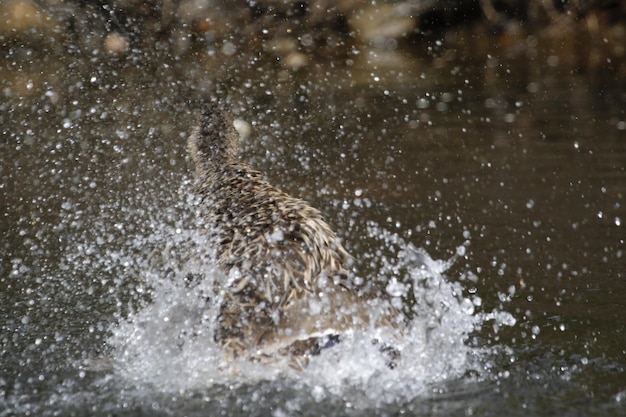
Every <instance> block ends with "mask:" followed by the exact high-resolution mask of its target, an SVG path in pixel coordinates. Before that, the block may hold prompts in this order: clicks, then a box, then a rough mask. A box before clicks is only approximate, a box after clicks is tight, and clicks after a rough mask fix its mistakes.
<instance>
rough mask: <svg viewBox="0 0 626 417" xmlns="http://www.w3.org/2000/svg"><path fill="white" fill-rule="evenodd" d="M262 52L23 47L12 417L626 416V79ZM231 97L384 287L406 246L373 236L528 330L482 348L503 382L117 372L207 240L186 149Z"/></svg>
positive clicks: (9, 224) (489, 334) (482, 332)
mask: <svg viewBox="0 0 626 417" xmlns="http://www.w3.org/2000/svg"><path fill="white" fill-rule="evenodd" d="M248 58H249V57H241V58H240V60H238V61H237V60H235V62H227V63H223V64H219V65H217V64H216V63H215V62H209V61H210V60H208V59H206V58H205V59H203V58H201V57H200V58H197V59H194V60H189V61H186V62H181V61H176V60H170V59H166V58H163V57H152V58H150V59H148V58H146V57H141V56H135V57H134V58H133V57H130V58H127V59H120V60H117V59H110V58H107V57H96V58H82V57H72V58H71V59H69V58H62V59H60V58H54V57H52V56H48V55H44V56H38V55H37V54H35V55H34V56H33V55H32V54H28V53H25V52H24V51H23V50H20V49H19V48H17V49H10V50H5V51H4V57H3V64H2V65H1V66H0V71H1V73H2V76H1V77H0V79H1V80H2V81H0V85H1V86H2V93H1V94H0V109H1V112H0V126H1V132H2V141H1V142H0V150H1V161H2V165H1V168H0V174H1V178H2V179H1V182H0V188H1V190H2V198H1V199H0V207H1V215H2V220H1V221H0V231H1V233H2V241H1V244H0V253H1V264H0V289H1V291H0V415H2V416H5V415H7V416H8V415H29V414H30V415H72V414H74V415H86V414H89V415H217V414H225V415H275V416H283V415H400V414H408V415H494V416H495V415H524V416H548V415H568V416H575V415H603V416H608V415H614V416H618V415H623V413H624V412H625V411H626V374H625V369H624V368H625V366H626V359H625V358H626V334H625V324H626V318H625V317H626V315H624V309H625V307H626V301H625V300H624V293H625V290H626V254H624V248H625V244H624V240H625V239H626V233H625V231H624V230H625V229H624V227H625V226H624V222H625V221H626V209H625V204H626V202H625V197H624V196H625V195H626V114H625V112H626V110H625V109H626V89H625V88H624V84H623V81H620V80H618V79H612V77H611V76H604V75H602V76H599V75H598V74H590V73H586V72H582V73H580V72H576V71H571V70H570V68H559V67H558V66H557V67H550V66H548V65H542V64H541V63H536V62H535V63H531V62H528V61H527V60H522V59H520V60H516V59H510V60H506V59H504V58H502V59H501V61H497V60H496V58H493V57H491V58H485V59H477V60H476V61H471V62H466V61H462V60H461V61H459V62H449V63H446V64H445V65H443V66H441V65H440V66H437V65H434V64H433V63H432V62H431V60H430V59H423V60H422V59H417V58H413V57H410V56H403V55H401V54H394V55H393V56H383V57H381V58H380V59H374V58H375V57H374V58H372V59H371V60H370V61H369V63H368V59H365V58H364V59H363V60H362V61H358V60H357V61H356V62H350V63H349V65H346V64H345V63H343V62H342V63H340V64H337V63H332V62H320V63H317V64H311V65H310V66H309V67H307V68H305V69H303V70H300V71H296V72H293V71H291V70H285V69H284V68H282V67H281V66H280V65H279V64H277V63H276V62H274V61H273V60H271V59H267V60H262V59H261V60H257V61H254V64H251V62H252V61H251V60H250V59H248ZM234 69H235V70H234ZM229 74H230V75H229ZM215 91H218V94H219V95H222V96H223V95H226V94H227V95H229V96H230V97H231V100H232V102H233V103H236V104H235V105H234V107H235V109H236V111H237V112H238V113H240V117H241V118H243V119H245V120H246V121H247V122H248V123H250V124H252V131H253V133H252V135H251V136H250V137H249V138H248V139H246V140H245V142H244V147H245V148H246V151H247V152H246V154H247V157H248V159H249V160H250V161H251V163H252V164H253V165H254V166H256V167H257V168H259V169H261V170H262V171H264V172H265V173H266V174H267V176H268V178H269V179H270V180H271V181H272V182H273V183H275V184H278V185H280V186H281V187H283V188H284V189H285V190H287V191H289V192H290V193H292V194H295V195H298V196H301V197H303V198H305V199H307V200H309V201H310V202H311V203H313V204H314V205H315V206H317V207H318V208H320V209H321V210H322V212H323V213H324V214H325V215H326V217H327V218H328V220H329V222H330V223H331V224H332V225H333V227H334V228H335V229H336V230H337V231H338V233H339V235H340V236H341V237H342V238H343V239H344V240H345V243H346V246H347V247H348V249H349V250H350V251H351V252H352V253H353V254H354V255H355V256H356V258H357V259H358V261H357V269H358V271H359V273H360V274H362V275H363V276H369V277H376V276H379V278H380V279H388V278H390V276H389V275H387V274H381V273H380V271H381V268H383V267H382V266H381V264H382V263H383V261H382V259H384V257H385V254H387V253H389V252H394V251H395V250H396V249H394V247H393V246H392V245H386V244H382V243H381V242H382V240H381V238H380V236H376V235H375V234H372V233H368V225H370V226H371V225H372V224H377V225H378V227H379V228H380V229H384V230H386V231H387V232H389V233H392V234H393V233H395V234H396V235H397V236H398V237H401V238H402V239H403V240H404V243H402V245H406V244H408V243H407V242H410V243H412V244H413V245H414V246H416V247H418V248H423V249H424V250H425V251H426V252H427V253H428V254H429V255H430V256H431V257H432V258H433V259H443V260H445V259H449V258H451V257H453V256H454V255H455V254H457V259H456V262H455V263H454V265H453V266H451V267H450V268H449V269H448V270H447V271H446V272H445V276H446V277H447V279H448V280H449V281H450V282H457V281H460V282H461V283H462V285H463V287H464V288H465V291H466V292H467V293H468V294H478V295H479V296H480V297H481V300H482V305H481V306H480V308H479V309H480V310H482V311H484V312H489V311H492V310H494V311H501V312H509V313H511V314H512V315H513V316H514V317H515V319H516V324H515V325H514V326H511V327H503V328H499V329H498V331H494V330H492V329H491V327H492V322H491V321H489V320H485V321H484V323H483V324H482V325H481V326H480V328H479V329H477V330H476V331H475V332H472V334H471V336H469V337H467V340H466V343H467V344H468V345H472V346H480V347H483V348H485V349H487V351H488V354H487V355H486V357H483V358H482V359H481V361H480V364H481V365H480V369H478V368H476V367H474V366H467V367H465V366H464V365H461V366H460V369H461V374H460V375H452V376H446V375H445V374H441V375H435V374H433V375H429V378H426V379H423V380H420V379H419V378H418V379H416V381H417V382H415V386H414V387H411V386H410V385H406V384H404V383H403V382H402V381H399V380H397V381H395V383H396V384H397V385H398V386H402V388H401V389H400V388H398V395H397V396H394V395H392V394H389V393H393V392H394V390H393V387H391V388H389V389H386V390H383V391H382V392H383V393H385V395H387V396H386V397H384V398H371V396H370V395H369V391H368V389H367V388H366V387H363V386H361V385H359V383H354V384H346V386H345V388H344V389H343V390H342V389H335V388H336V387H335V388H333V389H330V388H327V387H322V388H321V389H322V390H324V389H326V391H324V392H326V395H324V396H322V397H320V396H319V395H318V394H319V392H318V390H317V389H318V388H316V387H317V385H316V384H317V383H316V382H314V383H312V384H311V383H310V381H306V380H298V378H297V377H296V378H295V380H294V379H293V378H292V379H290V380H289V381H285V380H283V379H281V378H280V377H272V378H268V380H265V381H264V380H262V379H261V380H258V379H257V380H254V381H247V380H245V379H244V380H243V381H242V380H241V379H236V380H233V381H232V383H229V382H228V381H227V382H224V381H223V380H220V382H218V383H210V382H209V381H207V384H206V385H205V386H198V387H194V388H190V387H187V386H184V387H183V386H181V388H180V389H176V384H174V385H173V386H172V385H171V384H170V385H168V386H167V389H163V388H162V387H159V384H157V383H155V382H154V381H150V382H145V381H143V380H142V379H141V378H132V377H131V378H128V377H124V376H122V375H127V373H124V372H123V371H124V370H121V371H122V372H120V369H119V366H118V367H115V366H113V368H111V367H110V366H108V365H107V364H104V365H102V366H94V365H93V358H107V359H106V361H109V360H112V361H113V362H115V357H114V356H115V354H116V352H117V350H115V349H113V348H112V347H111V342H110V335H111V332H112V330H113V329H115V328H117V327H116V326H117V323H119V322H122V321H124V318H125V317H127V316H128V314H130V313H131V312H136V311H141V309H142V308H144V306H145V305H149V299H150V298H152V297H155V295H154V294H151V295H147V294H150V283H149V282H146V281H145V276H144V275H143V272H145V269H146V267H147V265H148V263H149V261H148V258H149V257H150V253H151V252H152V251H153V250H154V249H155V248H156V249H159V248H161V247H162V246H163V244H164V242H163V241H162V240H167V239H170V238H171V236H170V235H168V232H167V231H172V230H174V233H176V232H175V231H176V230H177V229H184V228H185V227H188V226H187V225H188V223H187V220H189V218H190V216H191V211H190V210H189V208H188V206H187V205H186V203H187V201H186V195H187V194H186V193H187V191H188V190H187V188H188V184H189V183H188V181H189V178H190V168H191V167H190V163H189V161H188V160H187V158H186V155H185V153H186V149H185V140H186V137H187V135H188V133H189V132H190V130H191V126H192V123H193V120H194V111H195V110H197V108H199V107H200V106H201V104H200V103H201V101H202V100H203V99H207V97H209V96H211V95H215V94H214V92H215ZM403 247H404V246H403ZM459 247H461V249H459ZM159 250H160V249H159ZM172 268H174V269H175V268H176V265H174V266H172ZM163 274H164V275H166V271H165V270H164V271H163ZM454 325H455V323H452V327H451V328H452V329H453V328H454ZM118 343H119V342H118ZM436 349H437V347H435V346H432V347H430V356H429V360H433V358H435V359H434V361H435V362H436V357H437V355H436ZM442 349H443V350H445V349H446V348H445V346H444V347H443V348H442ZM433 351H434V353H433ZM481 351H484V350H481ZM470 352H471V350H470ZM198 355H202V352H198ZM111 356H113V358H112V359H111ZM154 359H155V361H154V363H153V364H152V366H153V367H154V370H155V373H158V369H159V366H160V365H159V361H163V360H167V359H168V358H167V357H155V358H154ZM414 360H415V361H419V360H420V358H414ZM442 360H444V359H442ZM144 365H145V363H144ZM362 366H363V368H367V366H368V364H367V363H363V365H362ZM390 378H391V379H390ZM157 379H158V378H157ZM384 381H386V382H389V381H391V382H392V383H394V380H393V377H389V376H388V375H387V376H386V379H384ZM376 392H378V391H376ZM412 393H413V394H412Z"/></svg>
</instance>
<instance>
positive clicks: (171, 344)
mask: <svg viewBox="0 0 626 417" xmlns="http://www.w3.org/2000/svg"><path fill="white" fill-rule="evenodd" d="M197 230H198V229H196V228H195V227H193V225H192V227H190V228H189V229H187V230H184V229H181V228H180V227H177V228H171V227H169V226H167V225H164V227H163V228H162V229H161V230H159V238H160V239H162V241H165V242H170V243H169V244H168V246H167V247H166V248H165V249H164V250H163V251H161V252H158V253H157V254H156V255H154V254H153V255H152V258H153V260H152V261H151V262H150V264H151V267H150V268H148V270H147V271H146V272H145V273H144V277H143V279H144V280H145V282H146V286H147V287H149V288H151V291H150V301H149V302H146V303H145V304H144V305H143V307H142V308H139V309H137V310H136V311H134V312H132V313H131V314H129V315H128V316H127V317H125V318H124V319H121V320H120V322H119V323H118V324H117V325H116V326H115V327H114V328H113V329H112V333H113V336H112V337H111V338H110V339H109V341H108V343H109V345H110V346H111V348H112V349H111V355H112V358H113V361H114V368H115V372H116V374H117V375H119V376H121V377H122V378H123V379H126V380H129V381H132V382H134V383H137V384H139V385H144V384H148V385H150V386H154V387H156V388H157V389H159V390H163V391H175V392H179V391H181V390H194V389H206V388H208V387H212V386H218V385H228V386H232V385H233V384H234V385H241V384H256V383H260V382H262V381H268V380H269V381H289V382H287V384H289V385H290V386H293V384H297V386H299V387H302V388H303V389H305V390H308V392H310V395H311V396H312V398H313V400H314V401H323V400H324V399H326V398H328V397H333V396H341V397H346V396H349V397H350V396H351V397H353V398H354V399H355V403H359V404H365V406H371V405H376V404H379V403H381V402H392V401H396V400H398V399H401V398H414V397H415V396H416V395H420V394H422V393H424V392H425V391H426V390H427V389H428V387H430V386H431V385H432V384H434V383H438V382H442V381H449V380H454V379H458V378H462V377H464V376H465V375H470V374H471V375H476V376H479V377H480V376H482V375H484V373H485V372H486V371H484V369H485V368H488V365H485V363H486V362H488V361H489V353H490V348H488V347H486V346H479V345H477V344H476V343H471V338H472V334H473V333H474V332H477V331H479V330H480V329H481V328H482V327H483V326H484V325H485V324H486V323H487V322H489V321H494V323H495V324H494V326H495V327H496V328H498V327H499V326H502V325H513V324H514V323H515V319H514V318H513V317H512V316H511V315H510V314H508V313H506V312H504V311H498V310H494V311H492V312H488V313H486V312H481V311H479V310H480V308H481V305H482V301H481V299H480V298H479V297H478V296H477V295H469V294H468V293H467V291H466V290H465V289H464V288H463V286H462V285H461V284H460V283H459V282H455V281H451V280H450V279H448V278H447V277H446V275H445V273H446V271H447V270H448V269H449V268H450V267H451V266H452V264H453V263H454V260H455V259H454V258H452V259H449V260H436V259H433V258H432V257H431V256H430V255H429V254H428V253H427V252H426V251H424V250H422V249H419V248H416V247H415V246H414V245H413V244H411V243H407V242H405V241H404V240H403V239H402V238H401V237H399V236H398V235H397V234H394V233H390V232H388V231H386V230H385V229H383V228H381V227H379V226H378V225H376V224H374V223H371V224H369V225H368V233H369V235H370V238H373V239H375V240H376V241H377V242H378V245H379V248H378V250H377V251H376V256H377V257H378V259H377V260H378V262H379V264H380V267H379V268H378V271H377V272H376V274H377V275H378V276H377V277H375V279H376V280H378V281H384V282H386V287H385V290H386V292H387V295H388V296H389V298H390V299H391V302H392V303H393V304H394V305H395V306H396V307H398V308H401V309H402V310H403V311H405V312H406V314H407V318H408V323H409V324H408V325H407V327H406V328H403V329H396V330H390V329H370V330H368V331H353V332H351V333H348V334H346V335H342V339H341V343H339V344H337V345H336V346H334V347H332V348H329V349H325V350H323V351H322V353H321V354H320V355H318V356H314V357H313V358H312V360H311V361H310V363H309V366H308V367H307V368H306V369H305V370H304V371H296V370H293V369H291V368H290V367H289V366H288V365H287V363H280V362H277V363H273V364H271V365H267V364H258V363H250V362H245V361H237V360H232V359H229V358H226V357H225V356H224V355H223V352H222V350H221V349H220V347H219V346H218V345H217V344H216V343H215V341H214V340H213V332H214V328H215V323H216V317H217V308H216V306H217V305H218V304H219V303H218V302H216V301H219V294H215V291H214V288H216V286H215V285H214V283H215V282H223V281H224V280H225V279H227V278H228V277H225V276H224V274H223V273H222V272H220V270H219V269H218V268H217V267H216V266H215V265H214V264H212V263H211V262H207V261H206V260H207V259H212V257H211V253H209V252H208V251H209V249H208V245H207V244H206V242H204V241H203V239H204V237H203V236H202V235H201V234H200V233H199V232H198V231H197ZM149 240H150V239H149ZM380 249H383V250H382V251H381V250H380ZM383 252H385V253H392V254H396V255H389V256H386V255H383V254H382V253H383ZM189 254H192V255H191V256H190V255H189ZM154 259H156V260H157V261H154ZM198 277H200V278H198ZM371 308H373V309H375V308H376V305H375V301H374V302H373V305H372V306H371ZM373 340H377V341H382V342H384V343H386V344H388V345H390V346H393V348H394V349H396V350H397V351H398V352H399V353H400V357H399V358H397V359H395V360H394V361H395V366H394V367H393V369H391V367H390V366H389V360H388V358H387V357H385V355H381V351H380V346H379V345H376V344H375V343H373ZM357 400H358V401H357Z"/></svg>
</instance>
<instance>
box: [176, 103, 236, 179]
mask: <svg viewBox="0 0 626 417" xmlns="http://www.w3.org/2000/svg"><path fill="white" fill-rule="evenodd" d="M237 138H238V133H237V131H236V130H235V127H234V126H233V120H232V116H231V115H230V114H229V113H227V112H226V111H225V110H224V109H223V108H222V107H221V106H219V105H215V104H213V105H210V106H209V107H207V108H206V109H205V110H204V111H203V112H202V115H201V116H200V120H199V122H198V124H197V125H196V127H195V128H194V130H193V132H192V134H191V136H190V137H189V139H188V141H187V147H188V149H189V154H190V155H191V158H192V159H193V162H194V164H195V166H196V172H198V173H200V172H205V171H207V170H215V169H219V167H220V166H223V165H225V164H228V163H231V162H233V161H234V160H235V157H236V141H237Z"/></svg>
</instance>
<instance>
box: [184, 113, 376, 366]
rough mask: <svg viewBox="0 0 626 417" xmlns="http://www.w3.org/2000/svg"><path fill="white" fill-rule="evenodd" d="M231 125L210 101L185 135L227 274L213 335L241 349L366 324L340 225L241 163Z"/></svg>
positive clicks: (283, 345)
mask: <svg viewBox="0 0 626 417" xmlns="http://www.w3.org/2000/svg"><path fill="white" fill-rule="evenodd" d="M222 130H224V131H225V132H226V133H225V134H224V132H222ZM235 135H236V132H235V130H234V128H232V126H231V124H229V123H228V121H227V119H225V118H224V117H223V116H222V115H221V114H220V113H216V112H215V110H209V112H208V113H205V114H204V115H203V121H202V124H201V125H200V127H199V128H198V129H196V132H195V133H194V135H192V137H191V138H190V140H189V147H190V152H191V155H192V158H193V159H194V162H195V164H196V192H197V193H198V194H199V195H200V196H201V198H202V200H203V202H202V205H203V210H204V211H203V218H204V221H205V225H206V229H207V230H208V232H209V234H210V237H211V241H212V242H213V244H214V245H215V249H216V253H217V263H218V265H219V266H220V267H221V268H222V269H223V271H224V272H225V273H226V274H227V275H228V278H229V279H228V281H227V282H226V283H222V284H223V285H224V287H223V288H220V290H221V292H222V294H223V300H222V304H221V306H220V316H219V319H218V322H219V329H218V331H217V334H216V339H217V341H218V342H219V343H220V344H222V345H224V346H227V347H229V348H231V349H232V350H233V352H235V353H236V354H241V352H245V351H246V350H251V348H253V350H255V351H264V349H265V350H268V351H271V350H281V349H282V350H285V349H287V350H289V349H292V347H293V346H300V345H302V343H303V342H304V344H305V345H306V341H307V340H309V339H311V340H314V339H315V338H317V337H323V336H325V335H330V334H333V333H336V332H341V331H343V330H346V329H348V328H354V327H363V326H366V325H367V323H368V318H367V317H368V312H367V307H366V306H364V305H362V304H361V303H359V300H358V297H357V294H356V290H355V288H354V287H353V285H352V283H351V282H350V279H349V276H350V274H349V272H348V268H349V265H350V264H351V262H352V258H351V257H350V255H349V254H348V253H347V252H346V250H345V249H344V248H343V246H342V245H341V243H340V242H339V241H338V239H337V237H336V235H335V233H334V232H333V231H332V230H331V228H330V227H329V226H328V225H327V224H326V222H325V221H324V220H323V218H322V216H321V214H320V212H319V211H318V210H316V209H315V208H313V207H311V206H310V205H309V204H308V203H306V202H305V201H303V200H301V199H298V198H294V197H291V196H290V195H288V194H286V193H284V192H282V191H281V190H279V189H278V188H276V187H273V186H271V185H270V184H268V183H267V182H266V181H264V180H263V179H262V178H261V175H260V174H259V173H258V172H257V171H254V170H252V169H251V168H250V167H248V166H247V165H245V164H242V163H239V162H238V160H237V158H236V155H235V152H234V151H233V150H232V145H228V143H231V144H232V143H233V142H234V138H233V136H235ZM225 144H227V145H226V146H225ZM266 348H267V349H266Z"/></svg>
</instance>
